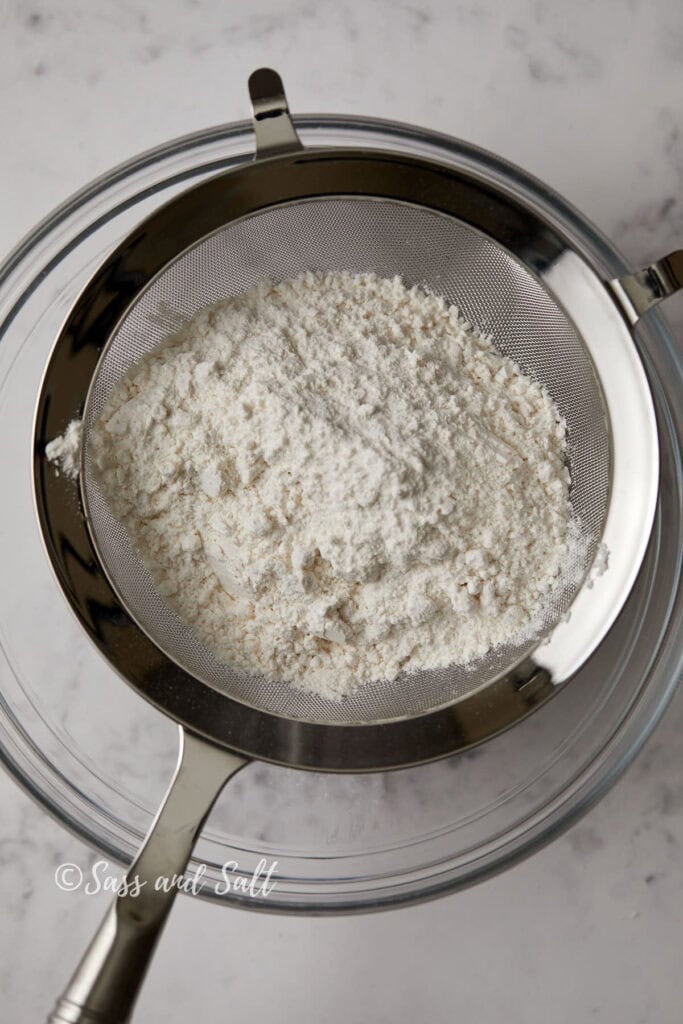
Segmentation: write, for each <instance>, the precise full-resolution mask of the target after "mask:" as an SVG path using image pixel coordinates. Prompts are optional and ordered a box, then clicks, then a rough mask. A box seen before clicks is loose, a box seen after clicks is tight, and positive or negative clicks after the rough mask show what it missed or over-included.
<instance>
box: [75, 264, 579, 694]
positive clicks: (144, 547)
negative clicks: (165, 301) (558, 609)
mask: <svg viewBox="0 0 683 1024" xmlns="http://www.w3.org/2000/svg"><path fill="white" fill-rule="evenodd" d="M565 449H566V427H565V424H564V422H563V421H562V419H561V417H560V415H559V413H558V410H557V407H556V406H555V404H554V402H553V401H552V399H551V398H550V396H549V395H548V393H547V391H546V390H545V389H544V388H543V387H542V386H541V385H540V384H539V383H537V382H535V381H533V380H532V379H531V378H529V377H528V376H525V375H524V374H523V373H522V371H521V370H520V369H519V367H518V366H517V365H516V364H515V363H514V362H512V361H511V360H510V359H509V358H507V357H505V356H504V355H502V354H501V353H499V352H498V351H497V350H496V348H495V347H494V345H493V343H492V341H491V340H490V339H489V338H487V337H486V336H484V335H483V334H482V333H481V332H480V331H478V330H477V329H476V328H475V327H473V326H472V325H470V324H469V323H467V322H466V321H465V319H464V318H463V317H462V316H461V315H460V314H459V313H458V312H457V310H456V309H455V308H454V307H452V306H448V305H447V304H446V303H445V302H444V301H443V300H442V299H441V298H439V297H437V296H434V295H430V294H426V293H425V292H423V291H422V290H420V289H419V288H417V287H413V288H409V287H407V286H406V285H404V284H403V283H402V281H401V280H400V279H399V278H394V279H392V280H388V279H383V278H380V277H377V276H376V275H374V274H350V273H341V272H339V273H327V274H322V273H320V274H318V273H308V274H305V275H303V276H301V277H299V278H297V279H296V280H292V281H285V282H283V283H279V284H272V283H266V284H262V285H261V286H259V287H258V288H255V289H254V290H252V291H250V292H248V293H245V294H242V295H240V296H238V297H237V298H231V299H226V300H225V301H223V302H221V303H219V304H217V305H215V306H213V307H211V308H208V309H206V310H204V311H202V312H200V313H199V314H198V315H197V316H196V317H195V318H194V319H193V320H192V322H191V323H189V324H188V325H187V326H185V327H184V328H182V329H181V330H180V331H179V332H178V333H177V334H175V335H174V336H172V337H171V338H169V339H168V340H167V341H165V342H164V343H163V344H162V345H160V346H159V347H157V348H155V349H154V350H153V351H151V352H150V353H149V354H148V355H146V356H145V357H144V358H143V359H141V360H140V361H139V362H138V363H136V364H135V365H134V366H133V367H132V368H131V369H130V370H129V371H128V373H127V374H126V376H125V377H124V378H123V379H122V380H121V381H120V382H119V384H118V385H117V386H116V387H115V389H114V391H113V393H112V395H111V396H110V399H109V401H108V403H107V405H106V407H105V408H104V410H103V412H102V414H101V416H100V418H99V420H98V421H97V422H96V423H95V424H94V427H93V429H92V431H91V434H90V438H89V455H90V461H91V465H92V467H93V472H94V474H95V477H96V479H97V482H98V484H99V486H100V488H101V490H102V492H103V494H104V496H105V498H106V499H107V501H108V503H109V505H110V507H111V509H112V511H113V513H114V515H115V516H116V517H117V518H118V519H119V520H120V521H121V523H122V524H123V525H124V526H125V528H126V530H127V531H128V534H129V536H130V538H131V541H132V544H133V546H134V548H135V549H136V550H137V551H138V553H139V554H140V556H141V558H142V559H143V561H144V562H145V564H146V565H147V567H148V568H149V570H150V572H151V574H152V576H153V578H154V580H155V582H156V585H157V587H158V589H159V590H160V592H161V593H162V594H163V595H164V596H165V597H166V599H167V600H168V602H169V603H170V604H171V605H172V606H173V607H174V608H175V609H176V611H177V613H178V615H179V616H180V617H181V618H183V619H184V620H185V621H187V622H188V623H189V624H190V625H191V626H192V628H193V629H194V631H195V633H196V635H197V637H198V638H199V639H200V640H201V641H202V642H203V643H204V644H205V645H206V646H208V647H209V648H211V649H212V650H213V651H214V652H215V654H216V655H217V656H218V657H219V658H220V659H221V660H223V661H225V662H226V663H228V664H231V665H234V666H235V667H239V668H244V669H247V670H249V671H253V672H259V673H265V674H266V675H268V676H271V677H274V678H281V679H285V680H287V681H289V682H291V683H292V684H294V685H295V686H298V687H302V688H304V689H307V690H310V691H314V692H318V693H320V694H322V695H323V696H326V697H330V698H334V699H338V698H340V697H342V696H343V695H344V694H345V693H349V692H351V691H352V690H353V689H355V688H356V687H357V686H358V685H360V684H362V683H365V682H367V681H369V680H373V679H393V678H394V677H395V676H396V675H397V674H398V673H399V672H401V671H408V672H412V671H416V670H418V669H431V668H438V667H444V666H446V665H448V664H450V663H452V662H459V663H468V662H471V661H472V660H473V659H476V658H478V657H480V656H482V655H484V654H486V653H487V652H488V651H490V650H491V649H492V648H495V647H497V646H499V645H501V644H503V643H506V642H509V641H511V640H512V639H513V638H519V637H520V636H523V635H524V634H525V633H529V635H531V634H532V633H533V631H534V630H535V629H536V628H537V625H538V621H539V615H540V614H541V612H542V609H543V606H544V603H546V602H547V601H548V597H549V595H550V594H551V592H552V590H553V587H554V585H555V584H556V582H557V579H558V576H559V574H560V572H561V568H562V564H563V559H564V558H565V557H566V554H567V550H568V545H569V544H570V540H571V534H572V512H571V505H570V502H569V482H570V481H569V473H568V470H567V466H566V459H565Z"/></svg>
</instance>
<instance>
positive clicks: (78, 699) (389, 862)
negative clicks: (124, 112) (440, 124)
mask: <svg viewBox="0 0 683 1024" xmlns="http://www.w3.org/2000/svg"><path fill="white" fill-rule="evenodd" d="M297 126H298V128H299V130H300V132H301V135H302V137H303V140H304V142H305V143H307V144H308V145H316V144H318V145H321V144H323V145H327V144H345V145H358V146H371V147H378V148H390V149H394V150H396V149H399V150H403V151H406V152H411V153H416V154H419V155H422V156H426V157H432V158H435V159H438V160H441V161H444V162H448V163H451V164H455V165H456V166H459V167H466V168H468V169H469V170H470V171H471V172H473V173H476V174H479V175H483V176H485V177H487V178H488V179H489V180H491V179H493V180H495V181H496V182H498V183H499V184H500V185H501V186H502V187H504V188H506V189H508V190H510V191H511V192H513V193H514V194H515V195H517V196H518V197H520V198H522V199H523V200H524V201H525V202H526V203H528V204H531V205H532V206H534V207H535V208H536V209H537V210H538V211H539V212H540V213H542V214H543V215H544V216H545V217H546V218H548V219H549V220H550V221H552V222H553V224H554V225H555V226H556V227H558V229H560V230H562V231H563V232H564V233H565V235H567V236H569V237H570V239H571V240H572V242H573V244H574V245H575V247H576V248H577V249H579V250H580V251H581V252H582V253H583V255H584V256H586V257H587V258H588V259H590V260H591V261H592V262H593V263H594V265H596V266H597V267H598V268H599V269H600V271H601V272H602V273H603V274H604V276H605V277H613V276H616V275H619V274H622V273H624V272H625V271H626V270H627V269H628V268H627V267H626V266H625V264H624V263H623V261H622V260H621V258H620V257H619V256H618V254H616V253H615V251H614V250H613V249H612V248H611V246H610V245H609V243H608V242H607V241H606V240H604V239H603V238H601V237H600V236H599V234H598V233H597V232H596V231H595V230H594V229H593V228H592V227H591V226H590V225H589V224H587V223H586V222H585V220H583V218H582V217H581V216H580V215H579V214H577V213H576V212H575V211H574V210H572V209H571V208H570V207H568V206H567V205H566V204H565V203H564V201H562V200H561V199H560V198H559V197H558V196H556V195H554V194H552V193H551V192H550V191H549V190H547V189H546V188H545V187H544V186H542V185H540V184H539V183H538V182H535V181H533V180H532V179H530V178H529V177H528V176H526V175H524V174H523V173H522V172H520V171H519V170H517V169H516V168H514V167H511V166H510V165H508V164H506V163H504V162H502V161H500V160H499V159H498V158H496V157H494V156H492V155H491V154H487V153H484V152H482V151H481V150H476V149H474V148H472V147H469V146H466V145H465V144H463V143H460V142H456V141H454V140H452V139H449V138H446V137H444V136H438V135H435V134H427V133H424V132H422V131H420V130H418V129H414V128H410V127H407V126H403V125H397V124H392V123H388V122H380V121H370V120H362V121H361V120H356V119H352V118H342V117H327V118H320V117H312V116H311V117H302V118H297ZM252 138H253V137H252V134H251V128H250V126H249V125H248V124H247V123H241V124H236V125H231V126H227V127H222V128H217V129H215V130H211V131H208V132H202V133H198V134H195V135H192V136H188V137H186V138H182V139H179V140H177V141H175V142H172V143H169V144H168V145H166V146H163V147H161V148H159V149H156V150H153V151H151V152H148V153H145V154H143V155H142V156H140V157H138V158H136V159H135V160H132V161H131V162H129V163H127V164H125V165H123V166H121V167H119V168H116V169H115V170H113V171H112V172H111V173H109V174H107V175H105V176H104V177H103V178H101V179H100V180H98V181H96V182H94V183H93V184H92V185H90V186H89V187H88V188H86V189H84V190H83V191H82V192H80V193H79V194H78V195H76V196H74V197H73V198H72V199H71V200H69V201H68V202H67V203H66V204H64V205H63V206H62V207H61V208H59V209H58V210H56V211H55V213H54V214H52V215H51V216H50V217H49V218H48V219H47V220H46V221H44V222H43V223H42V224H40V225H39V226H38V227H37V228H36V229H35V230H34V231H33V232H32V234H31V235H29V237H28V238H26V239H25V241H24V242H23V243H22V244H21V245H20V246H19V247H18V248H17V249H16V250H15V252H14V253H13V254H11V255H10V257H9V258H8V260H7V261H6V263H5V264H4V266H3V267H2V268H1V269H0V437H2V438H3V445H2V450H1V454H0V479H2V481H3V502H2V513H1V514H0V565H2V579H3V586H2V589H1V592H0V646H1V653H0V753H1V754H2V758H3V760H4V762H5V764H6V765H7V767H8V768H9V769H10V771H11V772H12V773H13V774H14V776H15V777H16V778H17V780H18V781H19V782H20V783H21V784H22V785H23V786H24V787H25V788H26V789H27V790H28V791H29V792H30V793H32V794H33V795H34V796H35V797H37V798H38V799H39V800H40V801H41V803H42V804H43V805H44V806H45V807H46V808H47V809H48V810H49V811H50V812H51V813H52V814H54V815H55V816H56V817H57V818H58V819H59V820H60V821H62V822H63V823H64V824H65V825H66V826H67V827H68V828H70V829H72V830H73V831H74V832H76V833H77V834H78V835H80V836H81V837H82V838H83V839H85V840H86V841H87V842H88V843H89V844H90V845H91V846H92V847H94V848H95V849H97V850H99V851H101V852H102V854H103V855H104V856H105V857H107V858H112V859H113V860H117V861H122V862H127V861H130V859H131V858H132V856H133V854H134V852H135V851H136V849H137V847H138V846H139V844H140V842H141V840H142V837H143V835H144V833H145V832H146V830H147V828H148V826H149V825H150V823H151V820H152V817H153V815H154V813H155V811H156V808H157V806H158V804H159V802H160V799H161V796H162V794H163V792H164V789H165V786H166V783H167V781H168V779H169V777H170V773H171V770H172V766H173V763H174V760H175V751H176V745H177V736H176V727H175V725H174V724H173V723H172V722H171V721H170V720H168V719H166V718H164V717H163V716H162V715H161V714H159V713H158V712H157V711H155V710H154V709H153V708H152V707H151V706H149V705H147V704H146V703H145V702H144V701H143V700H142V699H141V698H140V697H138V696H137V694H135V693H134V692H133V691H132V690H131V689H129V688H128V687H127V686H126V685H124V684H123V683H122V682H121V680H120V679H119V678H118V676H116V675H115V674H114V672H113V671H112V670H111V669H110V668H109V667H108V665H107V664H106V663H105V662H104V661H103V659H102V658H101V657H100V656H99V654H98V653H97V652H96V650H95V649H94V647H92V646H91V645H90V643H89V641H88V640H87V639H86V638H85V637H84V636H83V635H82V633H81V631H80V629H79V627H78V626H77V624H76V622H75V620H74V619H73V618H72V615H71V613H70V611H69V609H68V607H67V605H66V602H65V601H64V599H63V597H62V595H61V593H60V591H59V588H58V587H57V584H56V582H55V580H54V578H53V576H52V573H51V570H50V567H49V565H48V560H47V557H46V555H45V553H44V551H43V548H42V542H41V539H40V535H39V530H38V525H37V521H36V516H35V513H34V508H33V499H32V492H31V450H30V445H31V431H32V418H33V409H34V403H35V401H36V397H37V393H38V388H39V382H40V379H41V375H42V371H43V367H44V365H45V362H46V359H47V356H48V353H49V351H50V349H51V347H52V344H53V342H54V339H55V336H56V334H57V332H58V330H59V328H60V326H61V323H62V321H63V319H64V317H65V315H66V313H67V311H68V310H69V308H70V307H71V305H72V303H73V302H74V300H75V298H76V296H77V295H78V293H79V291H80V290H81V288H82V287H83V285H84V284H85V282H86V281H87V279H88V278H89V277H90V275H91V274H92V273H93V271H94V269H95V268H96V267H97V265H98V263H99V262H100V261H101V260H102V259H103V258H104V257H105V256H106V254H107V253H108V252H109V251H110V250H111V249H112V248H113V247H114V246H115V245H116V244H117V243H118V242H119V241H120V239H121V238H122V237H123V236H124V235H125V234H126V233H127V232H129V231H130V230H131V228H132V227H133V226H134V225H135V224H136V223H137V222H138V221H140V220H141V219H142V218H143V217H144V216H147V215H148V214H149V213H151V212H152V210H154V209H155V208H156V207H157V206H159V205H160V204H162V203H164V202H166V201H167V200H168V199H169V198H171V197H172V196H173V195H174V194H176V193H177V192H178V191H179V190H181V189H183V188H186V187H188V185H190V184H193V183H196V182H198V181H200V180H201V179H202V178H204V177H206V176H208V175H211V174H214V173H216V172H218V171H221V170H224V169H225V168H227V167H229V166H231V165H234V164H236V163H238V162H240V161H243V160H247V159H250V158H251V154H252V145H253V143H252ZM637 334H638V337H637V341H638V344H639V346H640V348H641V352H642V355H643V360H644V362H645V364H646V367H647V369H648V373H649V374H650V378H651V382H652V387H653V392H654V396H655V401H656V403H657V409H658V415H659V424H660V431H661V438H660V440H661V446H662V467H663V468H662V488H661V493H660V499H659V505H658V511H657V518H656V522H655V527H654V532H653V536H652V540H651V543H650V547H649V550H648V553H647V557H646V559H645V562H644V564H643V567H642V570H641V572H640V574H639V577H638V581H637V584H636V586H635V588H634V590H633V592H632V594H631V596H630V599H629V601H628V604H627V606H626V607H625V609H624V611H623V612H622V614H621V616H620V617H619V619H618V621H617V623H616V625H615V627H614V628H613V629H612V631H611V633H610V635H609V636H608V637H607V639H606V640H605V641H604V642H603V644H602V645H601V647H600V648H599V649H598V651H597V652H596V654H595V655H594V656H593V657H592V658H591V659H590V661H589V662H588V663H587V664H586V665H585V666H584V668H583V669H582V670H581V671H580V673H579V674H578V675H577V676H576V677H575V678H574V679H573V680H572V681H571V682H570V683H569V684H568V685H566V686H565V687H563V688H562V689H561V691H560V692H559V693H558V694H557V696H556V697H555V698H554V699H553V700H552V701H550V702H548V703H547V704H545V705H544V706H543V707H542V708H541V709H540V710H539V711H537V712H536V713H535V714H533V715H532V716H530V717H529V718H528V719H526V720H525V721H524V722H523V723H522V724H521V725H517V726H515V727H514V728H513V729H512V730H510V731H508V732H507V733H504V734H503V735H500V736H498V737H497V738H495V739H493V740H491V741H489V742H488V743H486V744H484V745H483V746H481V747H479V748H476V749H475V750H473V751H471V752H469V753H465V754H461V755H459V756H456V757H453V758H450V759H447V760H444V761H440V762H438V763H434V764H430V765H425V766H423V767H419V768H411V769H406V770H403V771H396V772H388V773H381V774H369V775H323V774H314V773H308V772H297V771H294V770H289V769H284V768H279V767H274V766H271V765H266V764H259V763H254V764H252V765H250V766H249V767H247V768H246V769H244V771H243V772H241V773H240V774H239V775H238V776H237V777H236V778H235V779H234V781H232V782H231V783H230V784H229V785H228V786H227V787H226V789H225V791H224V793H223V795H222V797H221V798H220V800H219V803H218V805H217V806H216V808H215V810H214V812H213V814H212V816H211V818H210V820H209V822H208V824H207V826H206V828H205V830H204V833H203V835H202V837H201V839H200V841H199V844H198V846H197V849H196V851H195V857H194V861H193V867H196V866H197V865H198V864H200V863H201V864H204V865H206V867H207V874H206V875H205V880H204V882H205V884H204V886H203V889H202V894H203V895H206V896H210V897H213V898H215V899H217V900H221V901H223V902H227V903H231V902H232V903H240V904H242V905H247V906H249V907H252V908H261V909H267V910H289V911H300V912H330V911H336V910H340V911H341V910H343V911H348V910H358V909H371V908H377V907H383V906H389V905H396V904H399V903H403V902H406V901H413V900H419V899H424V898H427V897H430V896H435V895H438V894H440V893H443V892H447V891H450V890H453V889H456V888H458V887H462V886H465V885H468V884H471V883H472V882H475V881H477V880H480V879H482V878H484V877H486V876H487V875H489V874H491V873H493V872H495V871H499V870H501V869H502V868H503V867H505V866H507V865H509V864H511V863H513V862H514V861H516V860H519V859H520V858H522V857H524V856H526V855H527V854H529V853H530V852H531V851H533V850H534V849H535V848H537V847H538V846H540V845H541V844H543V843H545V842H547V841H548V840H549V839H551V838H552V837H553V836H554V835H556V834H557V833H558V831H560V830H561V829H563V828H565V827H566V826H567V825H568V824H570V823H571V822H572V821H573V820H574V819H575V818H576V817H577V816H578V815H579V814H581V813H582V812H583V811H585V810H586V809H587V808H588V807H589V806H590V805H591V804H592V803H594V802H595V801H596V800H597V799H599V797H600V796H601V795H602V794H603V793H604V792H605V791H606V789H607V788H608V787H609V786H610V785H611V784H612V783H613V782H614V780H615V779H616V778H617V777H618V776H619V774H620V773H621V772H622V771H623V769H624V768H625V767H626V765H627V764H628V763H629V761H630V760H631V758H632V757H633V756H634V755H635V753H636V752H637V751H638V749H639V748H640V746H641V745H642V743H643V742H644V741H645V739H646V737H647V736H648V734H649V733H650V731H651V730H652V728H653V727H654V724H655V723H656V721H657V719H658V717H659V715H660V714H661V712H662V710H663V708H664V707H665V705H666V703H667V701H668V699H669V698H670V696H671V694H672V691H673V689H674V686H675V684H676V682H677V679H678V677H679V675H680V671H681V651H682V650H683V644H682V642H681V640H682V633H683V629H682V619H683V614H682V606H683V599H682V598H681V593H680V590H679V582H680V572H681V551H682V545H681V530H682V527H681V494H682V492H683V487H682V480H681V458H680V440H681V437H683V420H682V416H681V409H680V401H677V395H680V389H681V376H682V367H681V352H680V349H678V350H677V349H676V346H675V343H674V341H673V339H672V337H671V335H670V334H669V333H668V331H667V329H666V327H665V325H664V322H663V321H662V319H661V318H660V317H659V316H658V315H657V314H650V315H649V316H648V317H647V318H646V320H645V321H644V322H643V324H642V325H641V326H640V327H639V328H638V332H637ZM75 571H78V566H76V567H75ZM262 857H265V858H266V859H267V860H268V861H269V862H270V861H272V860H277V862H278V863H277V875H276V876H275V877H276V880H277V885H276V887H275V889H274V891H273V892H272V893H271V894H270V895H269V896H268V897H263V896H257V897H255V898H253V897H249V896H245V895H243V894H241V893H240V892H235V891H234V888H233V890H232V891H230V892H227V893H224V894H223V895H217V893H216V883H217V882H219V881H220V878H221V866H222V865H223V864H225V863H226V862H228V861H232V862H237V864H238V866H239V867H238V868H237V869H236V873H237V874H242V875H244V877H245V878H248V877H250V876H251V874H252V872H253V870H254V868H255V866H256V865H257V864H258V862H259V860H260V859H261V858H262Z"/></svg>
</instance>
